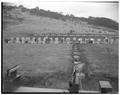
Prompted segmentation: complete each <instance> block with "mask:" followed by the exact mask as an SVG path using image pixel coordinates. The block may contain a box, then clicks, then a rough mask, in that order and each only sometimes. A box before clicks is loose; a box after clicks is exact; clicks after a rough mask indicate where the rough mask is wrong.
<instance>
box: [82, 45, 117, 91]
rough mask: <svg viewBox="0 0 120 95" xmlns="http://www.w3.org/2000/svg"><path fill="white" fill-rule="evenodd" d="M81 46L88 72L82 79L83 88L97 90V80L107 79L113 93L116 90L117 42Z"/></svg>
mask: <svg viewBox="0 0 120 95" xmlns="http://www.w3.org/2000/svg"><path fill="white" fill-rule="evenodd" d="M82 47H83V56H84V57H85V60H83V61H84V62H85V63H86V66H87V68H86V72H87V74H88V76H87V77H86V78H85V80H83V87H84V89H86V90H99V89H98V88H99V85H98V82H99V80H108V81H110V83H111V85H112V87H113V93H116V92H118V44H117V43H114V44H112V45H102V44H101V45H84V46H82Z"/></svg>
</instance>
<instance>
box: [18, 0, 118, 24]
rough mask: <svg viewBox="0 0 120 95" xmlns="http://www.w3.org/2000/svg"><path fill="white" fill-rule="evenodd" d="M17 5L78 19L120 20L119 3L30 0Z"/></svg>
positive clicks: (19, 2)
mask: <svg viewBox="0 0 120 95" xmlns="http://www.w3.org/2000/svg"><path fill="white" fill-rule="evenodd" d="M16 4H17V5H20V4H21V5H23V6H25V7H27V8H35V7H37V6H38V7H39V8H40V9H44V10H50V11H54V12H63V14H65V15H66V14H73V15H74V16H77V17H89V16H93V17H107V18H110V19H113V20H115V21H117V22H118V21H119V20H118V9H119V8H118V6H119V4H118V3H110V2H90V1H89V2H80V1H46V0H45V1H39V0H29V2H26V0H24V1H21V0H19V1H17V2H16Z"/></svg>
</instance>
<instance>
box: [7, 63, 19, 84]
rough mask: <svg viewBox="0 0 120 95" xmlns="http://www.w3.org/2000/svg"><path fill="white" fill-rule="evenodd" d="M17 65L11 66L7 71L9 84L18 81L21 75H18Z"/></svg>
mask: <svg viewBox="0 0 120 95" xmlns="http://www.w3.org/2000/svg"><path fill="white" fill-rule="evenodd" d="M18 68H19V66H18V65H15V66H13V67H12V68H10V69H8V70H7V78H8V79H9V81H10V82H14V81H15V80H19V79H20V77H21V75H19V74H18V72H17V71H18Z"/></svg>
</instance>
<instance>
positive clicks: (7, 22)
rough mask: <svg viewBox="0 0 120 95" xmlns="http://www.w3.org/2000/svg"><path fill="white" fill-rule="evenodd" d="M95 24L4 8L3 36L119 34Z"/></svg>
mask: <svg viewBox="0 0 120 95" xmlns="http://www.w3.org/2000/svg"><path fill="white" fill-rule="evenodd" d="M37 13H38V14H37ZM98 22H99V21H98ZM93 23H94V24H95V25H94V24H91V22H88V21H87V20H85V21H84V20H83V19H81V18H78V17H74V16H73V15H70V16H69V15H66V16H64V15H62V14H59V13H55V12H50V11H45V10H39V9H27V8H24V7H23V6H19V7H16V6H12V7H11V6H5V5H4V6H3V29H4V32H3V34H4V36H6V37H8V36H16V35H17V36H18V35H19V36H21V35H22V36H23V35H24V36H25V35H33V34H34V33H38V34H39V33H70V31H74V32H75V33H79V34H80V33H91V34H101V33H102V34H103V33H112V34H113V33H117V30H115V29H111V28H106V27H103V26H102V27H101V26H98V24H97V20H96V21H95V22H93ZM107 23H109V21H108V22H107ZM100 24H101V22H100Z"/></svg>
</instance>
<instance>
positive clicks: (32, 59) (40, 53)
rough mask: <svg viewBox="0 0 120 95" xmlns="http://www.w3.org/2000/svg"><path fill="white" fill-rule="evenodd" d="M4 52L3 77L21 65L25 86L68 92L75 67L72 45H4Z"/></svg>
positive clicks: (20, 69) (20, 71) (20, 70)
mask: <svg viewBox="0 0 120 95" xmlns="http://www.w3.org/2000/svg"><path fill="white" fill-rule="evenodd" d="M3 48H4V49H3V71H4V72H3V73H4V74H3V75H5V73H6V72H5V71H6V70H7V69H8V68H10V67H12V66H14V65H19V66H20V68H19V73H21V74H22V75H23V77H22V81H21V83H22V85H25V86H32V87H48V88H63V89H67V88H68V81H69V79H70V78H71V73H72V67H73V64H72V63H71V56H70V51H71V46H70V45H65V44H63V45H62V44H60V45H56V44H46V45H30V44H25V45H19V44H4V45H3Z"/></svg>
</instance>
